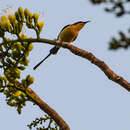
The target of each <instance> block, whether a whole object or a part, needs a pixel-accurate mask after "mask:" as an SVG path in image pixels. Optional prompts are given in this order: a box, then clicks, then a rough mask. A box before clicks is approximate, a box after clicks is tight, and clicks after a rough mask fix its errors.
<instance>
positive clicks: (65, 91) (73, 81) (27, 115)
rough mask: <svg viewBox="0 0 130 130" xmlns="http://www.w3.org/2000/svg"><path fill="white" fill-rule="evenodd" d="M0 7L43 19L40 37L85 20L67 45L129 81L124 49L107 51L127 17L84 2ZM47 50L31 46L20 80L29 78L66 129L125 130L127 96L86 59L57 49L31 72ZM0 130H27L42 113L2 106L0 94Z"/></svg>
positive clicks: (5, 0)
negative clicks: (71, 42) (89, 55)
mask: <svg viewBox="0 0 130 130" xmlns="http://www.w3.org/2000/svg"><path fill="white" fill-rule="evenodd" d="M0 5H1V8H0V10H1V11H2V9H5V8H7V7H10V6H12V7H13V8H14V11H15V10H17V8H18V7H19V6H21V7H23V8H24V9H25V8H28V9H30V11H31V12H36V13H40V14H41V15H43V16H44V21H45V26H44V28H43V31H42V33H41V37H42V38H48V39H55V38H56V37H57V35H58V33H59V32H60V30H61V29H62V27H64V26H65V25H67V24H72V23H74V22H77V21H86V20H91V21H92V22H91V23H88V24H87V25H86V26H85V27H84V28H83V29H82V30H81V32H80V34H79V36H78V38H77V40H76V41H75V42H74V43H73V44H75V45H76V46H77V47H79V48H82V49H85V50H86V51H89V52H92V53H93V54H94V55H95V56H96V57H98V58H99V59H101V60H103V61H104V62H106V63H107V64H108V66H109V67H111V69H112V70H113V71H114V72H115V73H117V74H119V75H120V76H123V77H124V78H125V79H126V80H128V81H130V79H129V77H130V69H129V66H130V62H129V60H128V56H129V55H130V51H129V49H128V50H127V51H124V50H123V49H121V50H118V51H110V50H108V42H109V41H110V39H111V37H112V36H113V35H114V36H116V37H118V35H117V32H118V31H119V30H124V31H125V32H126V31H127V28H128V27H129V21H130V17H129V16H124V17H123V18H115V16H114V15H112V14H108V13H106V12H104V11H103V8H104V6H93V5H92V4H91V3H90V2H89V1H87V0H46V1H43V0H33V1H32V0H1V1H0ZM29 35H32V36H33V35H34V34H29ZM50 48H52V46H50V45H47V44H41V43H39V44H36V43H35V44H34V49H33V51H32V52H31V55H30V57H29V60H30V63H29V66H28V67H27V70H26V71H25V72H23V73H22V77H25V76H26V75H27V74H30V75H32V76H34V78H35V83H34V84H33V85H32V86H31V88H32V89H33V90H34V91H35V92H36V93H37V94H38V95H39V96H40V97H41V98H42V99H43V100H44V101H45V102H46V103H48V104H49V105H50V106H51V107H52V108H54V109H55V110H56V111H57V112H58V113H59V114H60V115H61V116H62V117H63V119H64V120H65V121H66V122H67V123H68V125H69V126H70V128H71V130H83V129H84V130H104V129H105V130H129V129H130V125H129V122H130V111H129V110H130V93H129V92H127V91H126V90H125V89H123V88H122V87H121V86H119V85H118V84H116V83H114V82H112V81H110V80H109V79H108V78H107V77H106V76H105V75H104V73H103V72H102V71H101V70H100V69H99V68H97V67H96V66H95V65H93V64H91V63H90V62H89V61H87V60H85V59H83V58H81V57H78V56H75V55H74V54H72V53H71V52H70V51H68V50H66V49H61V50H60V51H59V52H58V54H57V55H56V56H52V57H50V58H49V59H48V60H46V62H44V63H43V64H42V65H41V66H40V67H39V68H38V69H37V70H36V71H34V70H33V67H34V66H35V65H36V64H37V63H38V62H39V61H40V60H41V59H42V58H43V57H45V56H46V55H47V54H48V52H49V49H50ZM0 98H1V100H0V101H1V102H0V115H1V116H0V129H1V130H9V129H10V130H28V127H27V126H26V125H27V124H29V123H30V122H31V121H33V120H34V119H35V118H36V117H41V116H42V115H44V113H43V112H42V111H41V110H40V108H39V107H37V106H33V105H32V103H27V106H26V107H24V109H23V111H22V114H21V115H18V113H17V111H16V109H15V108H13V107H10V106H7V105H6V101H5V96H4V95H2V94H1V95H0Z"/></svg>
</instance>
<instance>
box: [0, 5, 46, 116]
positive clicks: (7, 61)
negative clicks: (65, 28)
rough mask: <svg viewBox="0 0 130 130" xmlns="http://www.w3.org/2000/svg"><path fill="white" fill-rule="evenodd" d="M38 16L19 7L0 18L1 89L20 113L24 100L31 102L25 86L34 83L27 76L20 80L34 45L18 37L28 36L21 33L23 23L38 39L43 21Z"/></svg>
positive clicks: (9, 103) (25, 37)
mask: <svg viewBox="0 0 130 130" xmlns="http://www.w3.org/2000/svg"><path fill="white" fill-rule="evenodd" d="M38 19H39V15H38V14H37V13H34V14H32V13H31V12H30V11H29V10H28V9H25V10H23V8H22V7H19V8H18V11H16V12H15V13H14V14H10V15H9V16H7V17H6V16H1V17H0V41H1V43H0V92H1V93H3V94H4V95H5V96H6V102H7V104H8V105H9V106H12V107H16V109H17V111H18V113H19V114H20V113H21V110H22V108H23V107H24V106H25V105H26V101H32V99H31V98H30V97H29V96H28V95H27V94H26V88H27V87H29V86H30V85H31V84H32V83H33V82H34V78H33V77H31V76H30V75H27V76H26V78H25V79H21V72H22V71H23V70H25V68H26V66H28V63H29V60H28V56H29V54H30V52H31V50H32V49H33V45H32V43H31V42H22V41H21V42H20V40H23V39H27V38H28V36H26V35H25V34H24V33H23V27H24V26H26V27H27V29H32V30H34V31H35V32H36V36H37V38H39V37H40V32H41V31H42V28H43V25H44V22H43V21H41V22H40V21H39V20H38ZM14 38H15V39H14ZM28 39H31V38H28ZM14 40H15V41H16V42H13V41H14Z"/></svg>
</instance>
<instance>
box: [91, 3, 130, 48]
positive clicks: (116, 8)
mask: <svg viewBox="0 0 130 130" xmlns="http://www.w3.org/2000/svg"><path fill="white" fill-rule="evenodd" d="M90 1H91V3H93V4H96V5H100V4H102V3H103V4H104V5H107V6H108V7H106V8H105V11H106V12H109V13H114V14H115V15H116V16H117V17H118V18H119V17H120V18H121V17H122V16H123V15H125V14H130V0H90ZM129 46H130V29H129V30H128V36H127V34H125V33H124V32H122V31H120V32H119V38H115V37H113V38H112V39H111V41H110V42H109V49H110V50H117V49H119V48H124V49H127V48H128V47H129Z"/></svg>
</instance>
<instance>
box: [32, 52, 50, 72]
mask: <svg viewBox="0 0 130 130" xmlns="http://www.w3.org/2000/svg"><path fill="white" fill-rule="evenodd" d="M50 55H51V53H49V54H48V55H47V56H46V57H45V58H44V59H43V60H41V61H40V62H39V63H38V64H37V65H36V66H34V68H33V69H34V70H36V69H37V68H38V67H39V66H40V65H41V64H42V63H43V62H44V61H45V60H46V59H47V58H48V57H49V56H50Z"/></svg>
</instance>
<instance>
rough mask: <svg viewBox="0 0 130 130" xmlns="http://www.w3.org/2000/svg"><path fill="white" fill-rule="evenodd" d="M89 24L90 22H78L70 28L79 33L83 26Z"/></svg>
mask: <svg viewBox="0 0 130 130" xmlns="http://www.w3.org/2000/svg"><path fill="white" fill-rule="evenodd" d="M89 22H91V21H89V20H88V21H86V22H82V21H79V22H76V23H74V24H72V25H71V26H73V27H74V28H75V29H76V30H77V31H78V32H79V31H80V30H81V29H82V28H83V27H84V25H85V24H86V23H89Z"/></svg>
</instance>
